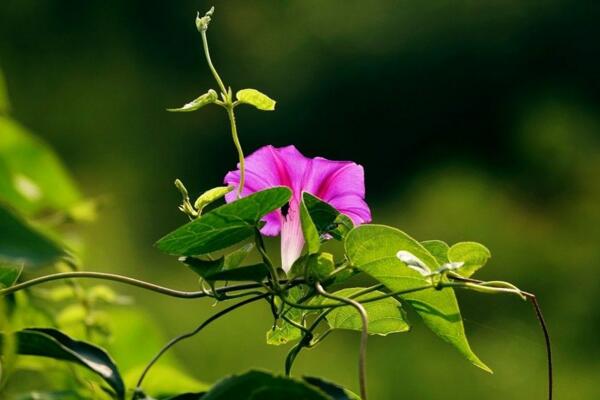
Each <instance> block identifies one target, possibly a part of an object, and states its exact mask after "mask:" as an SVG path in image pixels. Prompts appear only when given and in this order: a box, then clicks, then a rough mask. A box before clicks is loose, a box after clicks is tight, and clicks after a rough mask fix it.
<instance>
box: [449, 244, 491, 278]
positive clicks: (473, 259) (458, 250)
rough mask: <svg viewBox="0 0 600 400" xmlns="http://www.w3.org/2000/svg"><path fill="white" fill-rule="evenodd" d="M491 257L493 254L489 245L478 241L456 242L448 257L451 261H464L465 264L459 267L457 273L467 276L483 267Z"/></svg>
mask: <svg viewBox="0 0 600 400" xmlns="http://www.w3.org/2000/svg"><path fill="white" fill-rule="evenodd" d="M491 257H492V254H491V253H490V251H489V250H488V249H487V247H485V246H484V245H482V244H479V243H476V242H460V243H456V244H455V245H453V246H452V247H450V249H449V250H448V259H449V260H450V261H451V262H464V265H463V266H462V267H460V268H458V269H457V270H456V273H458V274H459V275H462V276H464V277H465V278H468V277H470V276H471V275H473V274H474V273H475V272H476V271H477V270H479V269H480V268H481V267H483V266H484V265H485V264H486V263H487V261H488V260H489V259H490V258H491Z"/></svg>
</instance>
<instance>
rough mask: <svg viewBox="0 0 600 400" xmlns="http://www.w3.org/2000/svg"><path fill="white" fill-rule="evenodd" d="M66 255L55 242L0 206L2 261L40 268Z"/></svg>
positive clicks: (0, 254) (0, 257) (0, 249)
mask: <svg viewBox="0 0 600 400" xmlns="http://www.w3.org/2000/svg"><path fill="white" fill-rule="evenodd" d="M64 254H65V253H64V251H63V250H62V249H61V248H60V247H59V246H58V245H57V244H56V243H55V242H54V241H52V240H51V239H49V238H48V237H47V236H45V235H44V234H42V233H41V232H39V231H38V230H37V229H35V228H33V227H32V226H30V225H29V224H27V223H26V222H25V221H24V220H23V219H21V218H19V217H18V216H17V215H16V214H15V213H13V212H12V211H10V210H9V209H7V208H5V207H3V206H2V205H0V261H4V262H9V263H16V264H23V265H25V266H26V267H28V266H40V265H46V264H51V263H53V262H55V261H56V260H58V259H59V258H60V257H62V256H63V255H64Z"/></svg>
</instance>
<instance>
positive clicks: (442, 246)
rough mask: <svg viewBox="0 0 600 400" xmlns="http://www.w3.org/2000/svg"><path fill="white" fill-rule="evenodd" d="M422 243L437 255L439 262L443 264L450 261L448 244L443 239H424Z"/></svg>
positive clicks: (432, 253)
mask: <svg viewBox="0 0 600 400" xmlns="http://www.w3.org/2000/svg"><path fill="white" fill-rule="evenodd" d="M421 245H422V246H423V247H425V248H426V249H427V251H428V252H429V253H430V254H431V255H432V256H434V257H435V259H436V260H437V262H438V264H440V265H443V264H446V263H447V262H449V260H448V249H449V248H450V247H449V246H448V244H447V243H446V242H444V241H441V240H424V241H422V242H421Z"/></svg>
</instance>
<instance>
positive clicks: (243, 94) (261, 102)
mask: <svg viewBox="0 0 600 400" xmlns="http://www.w3.org/2000/svg"><path fill="white" fill-rule="evenodd" d="M235 97H236V98H237V99H238V101H239V102H240V103H245V104H250V105H252V106H254V107H256V108H258V109H259V110H263V111H273V110H275V100H273V99H272V98H270V97H269V96H267V95H266V94H264V93H261V92H259V91H258V90H256V89H242V90H240V91H238V92H237V93H236V94H235Z"/></svg>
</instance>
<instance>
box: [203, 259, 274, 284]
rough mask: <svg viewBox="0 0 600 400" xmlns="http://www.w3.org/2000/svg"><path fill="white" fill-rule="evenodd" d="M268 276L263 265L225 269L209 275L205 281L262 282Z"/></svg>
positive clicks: (267, 270) (267, 271)
mask: <svg viewBox="0 0 600 400" xmlns="http://www.w3.org/2000/svg"><path fill="white" fill-rule="evenodd" d="M268 275H269V269H268V268H267V266H266V265H265V264H263V263H259V264H254V265H247V266H243V267H237V268H233V269H225V270H222V271H219V272H215V273H213V274H209V275H208V276H207V277H206V280H209V281H253V282H262V281H264V280H265V278H266V277H267V276H268Z"/></svg>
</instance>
